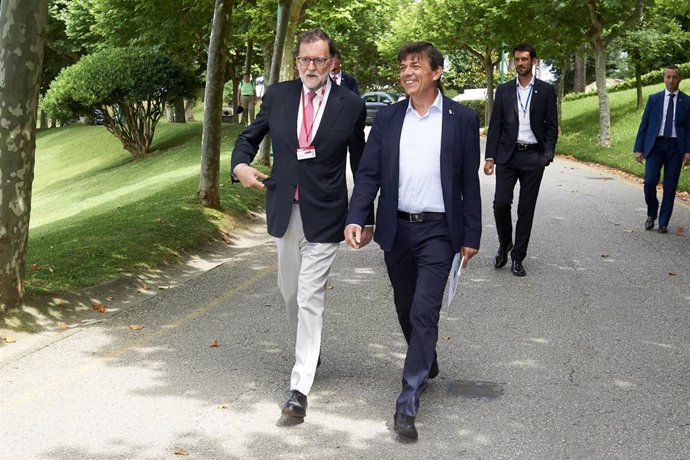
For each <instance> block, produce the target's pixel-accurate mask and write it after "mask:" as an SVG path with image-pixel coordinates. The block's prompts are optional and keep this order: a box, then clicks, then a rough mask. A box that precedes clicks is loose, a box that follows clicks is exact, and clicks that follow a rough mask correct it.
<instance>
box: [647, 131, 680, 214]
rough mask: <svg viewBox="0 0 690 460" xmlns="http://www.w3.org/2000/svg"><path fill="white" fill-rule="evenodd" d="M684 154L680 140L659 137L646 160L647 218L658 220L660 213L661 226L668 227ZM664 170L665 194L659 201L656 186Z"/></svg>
mask: <svg viewBox="0 0 690 460" xmlns="http://www.w3.org/2000/svg"><path fill="white" fill-rule="evenodd" d="M682 163H683V154H682V153H681V152H680V150H679V149H678V139H676V138H670V137H659V138H657V140H656V142H655V143H654V147H652V150H651V151H650V152H649V155H647V158H646V159H645V167H644V200H645V203H647V216H648V217H651V218H653V219H656V215H657V212H659V226H666V227H667V226H668V222H669V221H670V220H671V213H672V212H673V203H674V201H675V199H676V188H677V187H678V179H679V178H680V170H681V165H682ZM662 167H663V168H664V182H663V189H664V194H663V196H662V198H661V210H659V200H658V199H657V197H656V186H657V185H658V184H659V179H660V178H661V168H662Z"/></svg>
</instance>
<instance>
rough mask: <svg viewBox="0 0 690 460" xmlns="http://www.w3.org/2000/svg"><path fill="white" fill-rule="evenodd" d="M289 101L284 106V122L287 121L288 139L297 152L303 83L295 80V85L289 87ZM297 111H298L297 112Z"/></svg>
mask: <svg viewBox="0 0 690 460" xmlns="http://www.w3.org/2000/svg"><path fill="white" fill-rule="evenodd" d="M288 91H289V94H288V98H289V99H288V101H287V104H283V118H282V119H283V120H285V126H286V129H287V130H288V134H287V135H288V139H290V142H291V143H292V144H293V145H294V147H295V148H294V150H295V152H296V151H297V144H298V142H299V141H298V139H297V115H298V111H299V105H300V104H301V102H302V98H301V95H302V81H301V80H295V84H294V85H291V86H289V87H288ZM295 109H296V110H295Z"/></svg>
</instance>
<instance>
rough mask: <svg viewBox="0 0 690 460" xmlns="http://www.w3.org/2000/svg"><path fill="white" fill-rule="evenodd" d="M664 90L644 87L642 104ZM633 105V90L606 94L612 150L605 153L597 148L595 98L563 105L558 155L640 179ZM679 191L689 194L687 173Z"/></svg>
mask: <svg viewBox="0 0 690 460" xmlns="http://www.w3.org/2000/svg"><path fill="white" fill-rule="evenodd" d="M663 89H664V85H663V84H659V85H654V86H647V87H644V88H643V90H642V97H643V100H644V101H645V102H646V101H647V97H649V95H650V94H652V93H655V92H657V91H661V90H663ZM680 89H681V91H684V92H686V93H687V92H690V82H688V81H684V82H682V83H681V86H680ZM636 101H637V99H636V96H635V90H634V89H630V90H626V91H621V92H617V93H610V94H609V104H610V108H611V126H612V128H611V132H612V141H613V147H611V148H608V149H607V148H601V147H598V146H597V142H598V137H599V100H598V98H597V97H596V96H591V97H586V98H583V99H578V100H575V101H569V102H565V103H564V104H563V118H562V127H561V128H562V129H561V135H560V137H559V139H558V146H557V150H558V153H562V154H567V155H572V156H573V157H575V158H577V159H579V160H583V161H590V162H594V163H600V164H606V165H609V166H613V167H615V168H618V169H621V170H623V171H625V172H628V173H632V174H635V175H637V176H640V177H643V176H644V165H641V164H639V163H637V162H636V161H635V157H634V155H633V153H632V150H633V145H634V143H635V136H636V135H637V128H638V126H639V124H640V119H641V118H642V110H640V111H639V112H638V111H636V110H635V107H636V104H637V102H636ZM678 190H681V191H686V192H687V191H690V173H688V172H687V171H686V172H684V173H683V174H681V178H680V182H679V184H678Z"/></svg>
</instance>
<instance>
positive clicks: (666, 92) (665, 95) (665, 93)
mask: <svg viewBox="0 0 690 460" xmlns="http://www.w3.org/2000/svg"><path fill="white" fill-rule="evenodd" d="M679 91H680V89H677V90H676V91H675V92H673V93H672V92H670V91H669V90H667V89H666V88H664V97H667V96H668V95H669V94H675V95H676V96H678V92H679Z"/></svg>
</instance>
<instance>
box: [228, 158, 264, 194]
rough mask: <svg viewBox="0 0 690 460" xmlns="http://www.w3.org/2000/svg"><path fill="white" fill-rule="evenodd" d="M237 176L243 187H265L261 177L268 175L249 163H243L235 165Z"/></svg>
mask: <svg viewBox="0 0 690 460" xmlns="http://www.w3.org/2000/svg"><path fill="white" fill-rule="evenodd" d="M235 177H237V180H239V181H240V184H242V186H243V187H246V188H249V187H253V188H258V189H263V188H264V187H266V186H265V185H264V184H263V183H262V182H261V181H260V180H259V179H266V178H267V177H268V176H267V175H266V174H264V173H262V172H261V171H259V170H258V169H255V168H252V167H251V166H249V165H246V164H241V165H238V166H237V167H235Z"/></svg>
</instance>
